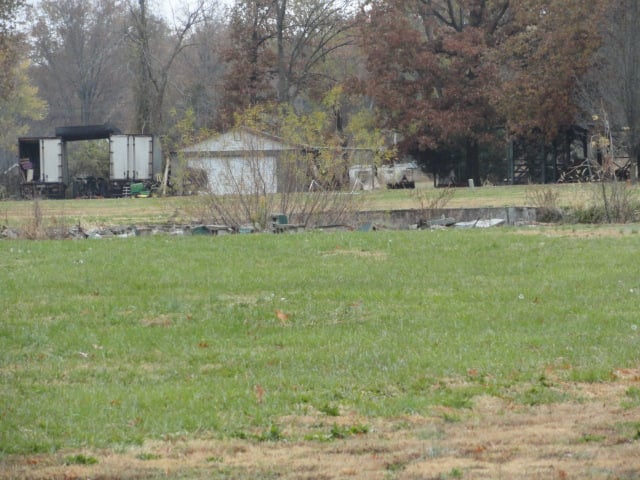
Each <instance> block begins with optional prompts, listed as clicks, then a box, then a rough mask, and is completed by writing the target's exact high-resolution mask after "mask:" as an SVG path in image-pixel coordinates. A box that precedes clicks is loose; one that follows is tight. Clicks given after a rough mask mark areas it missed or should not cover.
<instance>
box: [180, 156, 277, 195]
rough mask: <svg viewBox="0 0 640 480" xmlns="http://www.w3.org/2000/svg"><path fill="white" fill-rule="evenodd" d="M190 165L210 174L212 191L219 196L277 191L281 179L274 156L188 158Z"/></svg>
mask: <svg viewBox="0 0 640 480" xmlns="http://www.w3.org/2000/svg"><path fill="white" fill-rule="evenodd" d="M188 164H189V167H191V168H199V169H202V170H204V171H205V172H206V173H207V177H208V181H209V190H210V192H211V193H214V194H216V195H230V194H243V195H246V194H251V193H256V192H258V193H276V192H277V191H278V179H277V171H276V158H275V157H270V156H266V157H261V158H259V159H253V160H252V159H247V158H245V157H228V158H227V157H224V158H200V159H191V160H189V163H188Z"/></svg>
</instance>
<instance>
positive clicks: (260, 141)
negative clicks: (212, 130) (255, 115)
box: [182, 129, 297, 154]
mask: <svg viewBox="0 0 640 480" xmlns="http://www.w3.org/2000/svg"><path fill="white" fill-rule="evenodd" d="M296 149H297V147H295V146H292V145H290V144H288V143H286V142H285V141H284V140H282V139H280V138H278V137H275V136H273V135H269V134H266V133H262V132H254V131H251V130H247V129H237V130H232V131H229V132H227V133H223V134H222V135H218V136H216V137H212V138H209V139H207V140H203V141H202V142H199V143H196V144H195V145H192V146H190V147H186V148H184V149H183V150H182V151H183V152H185V153H205V152H206V153H226V154H229V153H231V152H238V153H241V152H255V151H283V150H296Z"/></svg>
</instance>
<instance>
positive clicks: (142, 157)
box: [109, 135, 160, 182]
mask: <svg viewBox="0 0 640 480" xmlns="http://www.w3.org/2000/svg"><path fill="white" fill-rule="evenodd" d="M154 147H155V142H154V138H153V136H151V135H112V136H111V137H109V180H111V181H115V182H120V181H123V180H124V181H144V180H152V179H153V175H154V173H158V171H159V170H160V169H159V168H155V166H156V163H158V158H159V152H158V151H157V150H158V149H156V148H154Z"/></svg>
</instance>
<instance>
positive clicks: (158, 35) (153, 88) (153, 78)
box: [127, 0, 210, 134]
mask: <svg viewBox="0 0 640 480" xmlns="http://www.w3.org/2000/svg"><path fill="white" fill-rule="evenodd" d="M127 5H128V10H129V14H130V18H131V28H130V29H129V32H128V39H129V40H130V42H131V44H132V45H133V46H134V49H135V55H134V59H135V60H134V63H133V67H132V70H133V71H134V73H135V77H136V80H135V109H136V114H135V122H134V123H135V129H136V131H137V132H141V133H149V132H151V133H156V134H158V133H162V131H163V129H164V112H163V107H164V101H165V96H166V93H167V87H168V85H169V79H170V74H171V72H172V67H173V66H174V64H175V61H176V59H177V57H178V56H179V55H180V53H182V52H183V51H184V50H185V49H187V48H189V47H191V46H193V45H194V43H193V42H192V38H191V33H192V32H193V30H194V28H195V27H196V26H197V25H199V24H200V23H201V22H202V21H204V19H205V18H206V16H207V12H208V11H209V8H210V7H209V3H208V2H206V1H205V0H199V1H198V2H197V3H196V4H195V5H191V4H183V7H182V9H181V10H180V11H178V12H174V15H173V18H172V19H171V22H170V25H167V24H165V23H164V22H163V21H162V20H161V19H160V18H159V17H158V16H157V15H154V14H152V13H151V12H150V8H149V0H127Z"/></svg>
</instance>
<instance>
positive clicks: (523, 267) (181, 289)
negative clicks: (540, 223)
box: [0, 229, 640, 454]
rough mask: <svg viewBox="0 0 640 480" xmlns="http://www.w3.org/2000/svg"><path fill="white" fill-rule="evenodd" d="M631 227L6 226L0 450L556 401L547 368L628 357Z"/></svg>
mask: <svg viewBox="0 0 640 480" xmlns="http://www.w3.org/2000/svg"><path fill="white" fill-rule="evenodd" d="M639 242H640V240H639V239H638V237H637V236H616V237H610V238H591V239H582V238H570V237H557V238H548V237H545V236H542V235H521V234H519V233H518V231H517V230H510V229H495V230H482V231H468V230H467V231H456V230H453V231H451V230H448V231H442V232H440V231H438V232H429V231H422V232H408V231H404V232H375V233H374V232H371V233H335V234H327V233H306V234H299V235H279V236H274V235H255V236H252V235H239V236H227V237H220V238H215V237H213V238H212V237H184V238H177V237H166V236H163V237H150V238H132V239H114V240H100V241H89V240H88V241H79V242H78V241H75V242H74V241H44V242H29V241H3V242H0V271H1V272H2V273H1V275H0V311H1V312H2V319H1V320H0V452H2V453H5V454H6V453H22V454H23V453H29V452H52V451H57V450H59V449H62V448H76V449H79V448H101V447H109V448H119V447H126V446H128V445H140V444H142V443H143V442H144V441H145V440H147V439H172V438H185V437H186V438H193V437H205V438H208V437H242V438H255V439H262V440H281V439H282V438H284V437H285V436H286V435H287V433H286V429H285V428H284V427H285V425H282V424H281V422H282V418H283V417H284V416H286V415H295V414H305V413H308V412H323V411H324V412H325V413H324V414H322V413H321V415H326V421H327V423H328V424H329V425H330V424H332V423H333V420H332V417H331V416H332V415H333V414H335V413H341V412H356V413H357V414H359V415H361V416H363V417H365V418H366V417H375V416H384V417H396V416H400V415H403V414H424V415H429V414H431V411H432V409H433V407H434V406H438V405H444V406H447V407H452V408H456V409H465V408H468V407H470V406H472V405H473V402H474V398H475V397H477V396H478V395H497V396H501V397H503V398H509V399H512V400H514V401H518V402H521V403H523V404H525V405H529V404H531V405H533V404H539V403H548V402H554V401H562V400H563V399H565V396H563V395H562V394H561V393H559V391H558V389H557V388H556V386H555V385H554V382H557V381H561V380H580V381H592V382H597V381H604V380H608V379H610V376H611V372H612V370H614V369H616V368H624V367H632V366H637V365H638V360H639V357H640V350H638V342H639V340H640V336H639V335H640V333H639V332H638V330H637V327H636V329H634V328H633V326H634V325H637V323H638V320H637V318H638V317H637V304H638V300H639V299H640V297H639V296H640V279H639V277H638V275H637V268H636V262H635V257H636V255H637V251H638V247H639V246H640V243H639ZM276 311H280V312H282V313H285V314H286V316H288V318H287V319H286V320H282V319H280V318H278V316H277V315H276ZM550 371H552V372H554V375H555V378H553V379H551V380H550V379H548V378H547V377H546V376H548V375H549V372H550ZM634 398H635V397H634ZM333 433H335V432H333ZM329 434H332V432H329Z"/></svg>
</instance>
